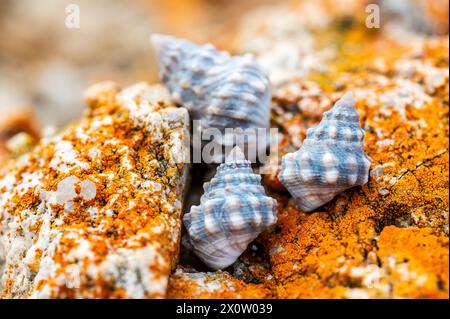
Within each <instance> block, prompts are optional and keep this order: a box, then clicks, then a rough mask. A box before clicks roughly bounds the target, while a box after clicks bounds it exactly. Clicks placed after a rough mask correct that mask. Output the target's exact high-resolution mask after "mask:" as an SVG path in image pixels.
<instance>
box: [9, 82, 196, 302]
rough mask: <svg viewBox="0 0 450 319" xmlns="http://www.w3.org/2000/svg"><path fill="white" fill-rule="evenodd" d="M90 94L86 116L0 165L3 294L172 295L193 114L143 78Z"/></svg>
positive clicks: (101, 87)
mask: <svg viewBox="0 0 450 319" xmlns="http://www.w3.org/2000/svg"><path fill="white" fill-rule="evenodd" d="M86 100H87V103H88V105H89V109H88V110H87V112H86V114H85V116H84V117H83V118H82V119H81V121H79V122H78V123H75V124H73V125H72V126H70V127H68V128H67V129H65V130H64V131H62V132H61V133H60V134H58V135H56V136H54V137H51V138H45V139H43V140H42V141H41V143H40V144H39V145H38V146H37V147H36V148H35V149H34V150H33V151H31V152H30V153H28V154H26V155H23V156H22V157H20V158H19V159H17V160H14V161H10V162H8V163H6V164H5V165H3V166H2V167H1V168H0V191H1V192H0V269H1V272H0V274H1V279H0V291H1V293H2V297H5V298H24V297H31V298H41V297H44V298H49V297H51V298H54V297H84V298H92V297H128V298H142V297H164V296H165V295H166V287H167V282H168V276H169V274H170V271H171V268H172V267H173V266H174V265H175V264H176V261H177V258H178V249H179V240H180V232H181V210H182V204H183V203H182V201H183V192H184V187H185V181H186V176H187V167H186V165H185V164H184V162H183V161H184V158H183V154H185V153H184V151H185V149H184V148H185V144H184V141H185V138H186V137H188V134H189V132H188V126H189V120H188V113H187V111H186V110H185V109H183V108H175V107H172V106H171V102H170V98H169V95H168V92H167V91H166V89H165V88H163V87H161V86H158V85H156V86H149V85H147V84H145V83H141V84H136V85H134V86H131V87H128V88H126V89H123V90H121V89H119V88H118V87H116V86H115V84H113V83H109V82H107V83H102V84H99V85H96V86H94V87H92V88H90V89H89V90H88V91H87V92H86Z"/></svg>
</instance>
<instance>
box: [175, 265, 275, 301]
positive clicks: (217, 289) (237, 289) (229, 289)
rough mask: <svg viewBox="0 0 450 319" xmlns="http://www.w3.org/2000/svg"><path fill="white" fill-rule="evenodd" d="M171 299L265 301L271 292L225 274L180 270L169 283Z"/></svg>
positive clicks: (258, 285)
mask: <svg viewBox="0 0 450 319" xmlns="http://www.w3.org/2000/svg"><path fill="white" fill-rule="evenodd" d="M167 297H168V298H172V299H189V298H201V299H265V298H270V297H272V294H271V291H270V290H269V289H267V288H266V287H264V285H262V284H251V283H249V284H247V283H245V282H243V281H241V280H238V279H236V278H234V277H233V276H231V275H230V274H228V273H226V272H221V271H218V272H215V273H188V272H183V271H182V270H181V269H180V270H178V271H177V272H175V274H173V275H172V277H171V279H170V281H169V288H168V296H167Z"/></svg>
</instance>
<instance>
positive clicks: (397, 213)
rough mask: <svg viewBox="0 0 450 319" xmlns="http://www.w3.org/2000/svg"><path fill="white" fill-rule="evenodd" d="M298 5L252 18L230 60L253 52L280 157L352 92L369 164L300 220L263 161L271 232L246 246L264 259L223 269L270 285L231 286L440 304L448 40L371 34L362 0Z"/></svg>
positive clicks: (392, 29) (444, 280)
mask: <svg viewBox="0 0 450 319" xmlns="http://www.w3.org/2000/svg"><path fill="white" fill-rule="evenodd" d="M299 3H300V4H299V6H297V7H295V8H292V7H291V8H283V7H282V6H277V7H275V8H264V9H261V10H257V11H256V12H254V13H251V14H250V15H249V16H248V17H247V18H246V19H245V20H244V23H243V24H242V26H241V28H238V35H237V37H236V43H235V44H234V47H233V50H234V51H235V52H238V53H241V52H252V53H253V54H254V55H255V57H256V58H257V60H258V61H260V62H261V64H262V65H263V66H264V67H265V68H266V69H267V71H268V73H269V76H270V78H271V81H272V91H273V100H272V127H278V128H279V132H280V137H281V138H280V143H279V148H280V150H279V157H281V156H282V155H284V154H286V153H288V152H292V151H293V150H296V149H298V148H299V147H300V146H301V145H302V142H303V140H304V138H305V135H306V130H307V129H308V128H310V127H311V126H313V125H316V124H317V123H318V122H319V121H320V119H321V116H322V113H323V112H324V111H326V110H328V109H329V108H330V107H331V106H332V105H333V103H334V102H335V101H336V100H337V99H339V98H340V97H341V96H342V95H343V94H344V93H345V92H346V91H349V90H350V91H352V92H353V93H354V95H355V99H356V108H357V111H358V113H359V115H360V124H361V127H363V128H364V129H365V131H366V139H365V147H364V149H365V151H366V152H367V154H368V155H369V156H370V157H371V158H372V160H373V162H372V166H371V171H370V178H369V183H368V184H366V185H364V186H363V187H358V188H355V189H351V190H348V191H345V192H343V193H342V194H340V195H338V196H337V197H336V198H335V199H334V200H333V201H332V202H330V203H328V204H326V205H324V206H323V207H321V208H319V209H317V210H316V211H315V212H314V213H311V214H308V213H305V212H302V211H301V210H299V209H298V208H297V207H296V206H295V203H294V202H293V200H292V199H291V198H290V196H289V194H288V193H287V192H286V191H285V190H283V187H282V185H280V183H279V180H278V179H277V174H278V172H279V162H277V159H271V161H270V162H269V163H268V164H267V165H268V168H269V171H271V172H273V173H272V174H268V175H266V176H264V179H263V180H264V182H265V184H266V186H267V187H268V189H269V190H270V191H271V193H270V194H271V196H274V197H275V198H276V199H277V201H278V223H277V225H276V227H275V228H274V229H272V230H269V231H266V232H264V233H263V234H262V235H261V236H260V237H259V238H258V239H256V241H255V243H256V244H258V246H259V247H262V250H263V253H261V256H262V257H261V258H263V260H264V261H263V262H262V263H261V262H258V263H254V262H252V261H248V260H247V259H246V258H247V256H248V254H249V253H250V248H249V249H248V250H247V254H244V255H243V256H242V257H241V258H240V260H239V261H238V262H237V263H236V264H235V265H234V266H233V267H230V268H229V269H226V271H228V272H229V273H232V274H234V275H235V276H236V272H235V268H236V267H237V265H242V267H243V269H244V271H245V272H246V273H251V269H252V268H254V267H255V266H257V265H260V264H266V265H268V267H267V271H268V272H269V274H270V275H269V276H268V275H267V273H265V275H264V276H262V277H259V276H251V278H248V277H247V276H237V278H239V279H240V280H241V281H242V283H245V282H252V283H258V284H262V285H263V286H264V287H266V288H267V289H270V290H271V292H272V297H275V298H448V296H449V274H448V270H449V255H448V249H449V242H448V212H449V195H448V184H449V152H448V151H449V141H448V137H449V130H448V126H449V113H448V112H449V99H448V96H449V80H448V79H449V72H448V65H449V56H448V47H449V41H448V36H444V37H440V36H429V35H423V34H417V33H414V32H412V31H411V30H409V29H407V28H406V27H404V26H399V25H395V24H394V25H393V24H390V25H389V26H387V25H386V26H385V27H382V28H381V29H379V30H369V29H367V28H366V27H365V25H364V18H365V17H363V16H361V14H360V13H361V12H364V7H363V6H362V5H361V2H360V3H359V5H356V6H357V9H355V8H354V7H353V6H351V5H349V6H346V7H345V10H348V12H341V11H342V10H338V11H337V12H336V11H335V10H333V9H330V7H329V6H330V5H331V2H329V1H317V2H314V4H311V3H310V2H306V1H299ZM351 3H353V2H351ZM354 3H356V1H354ZM310 4H311V5H310ZM334 6H335V7H338V8H341V7H340V6H338V5H335V4H334ZM345 10H344V11H345ZM447 10H448V9H447ZM319 16H320V18H318V17H319ZM261 17H264V18H261ZM308 17H314V19H312V20H314V21H309V20H310V19H309V18H308ZM317 21H321V22H323V24H320V25H317V24H315V23H314V22H317ZM446 28H447V30H448V23H447V27H446ZM444 30H445V27H444ZM405 39H408V40H407V41H405ZM269 48H270V49H269ZM250 246H252V245H250ZM270 276H272V277H273V279H271V280H267V278H268V277H270ZM177 280H179V279H178V277H177V276H175V277H174V278H172V281H173V282H172V287H177V286H176V281H177ZM196 296H197V294H196V293H192V295H189V294H185V297H188V298H189V297H193V298H195V297H196Z"/></svg>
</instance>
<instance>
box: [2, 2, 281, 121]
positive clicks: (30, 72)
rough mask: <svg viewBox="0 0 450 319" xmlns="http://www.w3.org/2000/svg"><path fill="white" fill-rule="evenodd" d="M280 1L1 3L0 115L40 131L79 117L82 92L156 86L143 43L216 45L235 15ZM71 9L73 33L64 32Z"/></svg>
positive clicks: (149, 53) (67, 29) (155, 72)
mask: <svg viewBox="0 0 450 319" xmlns="http://www.w3.org/2000/svg"><path fill="white" fill-rule="evenodd" d="M281 2H283V0H282V1H280V0H277V1H274V0H244V1H242V0H214V1H206V0H189V1H185V0H175V1H165V0H132V1H124V0H96V1H88V0H76V1H74V0H39V1H37V0H19V1H16V0H1V1H0V30H1V31H0V112H1V113H2V114H7V113H9V112H14V111H15V109H17V108H23V107H35V108H36V110H37V116H38V118H39V120H40V123H42V124H43V125H48V124H52V125H56V126H61V125H64V124H66V123H67V122H69V121H70V120H71V119H73V118H77V117H79V115H80V114H81V112H82V110H83V108H84V104H83V101H82V92H83V90H84V89H85V88H86V87H88V86H89V85H90V84H92V83H95V82H98V81H101V80H114V81H116V82H118V83H119V84H121V85H127V84H130V83H133V82H137V81H150V82H154V81H156V80H157V70H156V69H155V64H154V63H153V61H152V59H153V57H152V50H151V46H150V43H149V36H150V34H152V33H154V32H160V33H169V34H173V35H177V36H183V37H187V38H189V39H192V40H195V41H199V42H205V41H207V40H214V41H215V42H216V43H219V42H220V41H221V39H220V38H221V36H222V34H225V33H226V30H227V29H229V28H231V27H232V26H233V25H234V24H235V23H236V21H237V20H238V19H239V17H240V16H241V15H243V14H244V13H245V12H247V11H248V10H250V9H251V8H253V7H255V6H256V5H258V6H260V5H264V4H269V3H281ZM70 4H76V5H78V7H79V9H80V28H72V29H70V28H67V27H66V24H65V22H66V18H67V17H68V16H69V15H70V12H66V7H67V6H68V5H70Z"/></svg>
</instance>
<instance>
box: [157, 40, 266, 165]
mask: <svg viewBox="0 0 450 319" xmlns="http://www.w3.org/2000/svg"><path fill="white" fill-rule="evenodd" d="M152 43H153V46H154V47H155V51H156V56H157V59H158V63H159V68H160V76H161V79H162V81H163V82H164V83H165V84H166V85H167V87H168V88H169V91H170V93H171V95H172V98H173V99H174V100H175V102H177V103H180V104H182V105H183V106H184V107H186V108H187V109H188V110H189V112H190V115H191V118H192V119H193V120H200V121H201V128H202V130H203V131H204V130H205V129H208V128H216V129H219V130H220V132H221V133H224V131H225V128H232V129H234V128H240V129H242V130H248V131H247V132H249V131H252V130H253V131H255V133H257V130H256V129H257V128H268V127H269V120H270V99H271V94H270V87H269V80H268V77H267V75H266V74H265V73H264V72H263V70H262V69H261V68H260V67H259V65H258V64H257V62H256V61H255V60H254V59H253V58H252V57H250V56H235V57H231V56H230V55H229V54H228V53H226V52H221V51H218V50H216V49H215V48H214V46H212V45H211V44H207V45H196V44H193V43H191V42H189V41H187V40H183V39H177V38H174V37H171V36H163V35H153V36H152ZM267 142H268V141H267ZM220 143H221V144H222V145H228V146H230V143H231V145H236V144H235V142H234V141H233V140H231V141H230V140H229V139H228V140H225V139H224V140H223V141H222V142H220ZM258 147H263V148H264V149H265V148H266V147H267V143H266V144H264V145H258ZM222 159H223V158H222V157H221V159H220V162H221V161H222Z"/></svg>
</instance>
